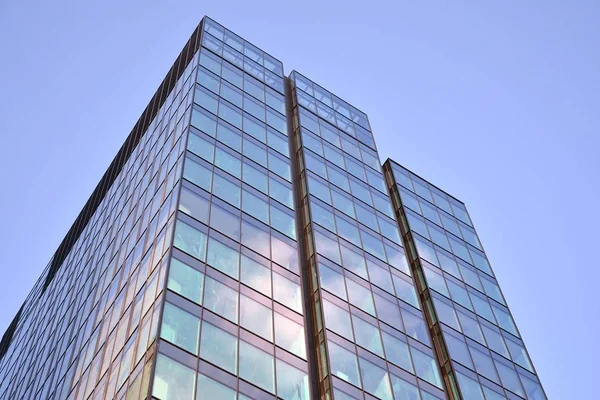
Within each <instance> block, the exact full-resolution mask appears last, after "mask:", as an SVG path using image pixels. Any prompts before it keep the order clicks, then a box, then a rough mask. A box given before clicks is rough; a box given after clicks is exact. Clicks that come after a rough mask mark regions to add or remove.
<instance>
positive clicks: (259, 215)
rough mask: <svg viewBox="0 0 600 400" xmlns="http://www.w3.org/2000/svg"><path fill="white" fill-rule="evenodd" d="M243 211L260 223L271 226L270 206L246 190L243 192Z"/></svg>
mask: <svg viewBox="0 0 600 400" xmlns="http://www.w3.org/2000/svg"><path fill="white" fill-rule="evenodd" d="M242 210H243V211H244V212H245V213H247V214H249V215H252V216H253V217H254V218H256V219H258V220H259V221H261V222H263V223H265V224H269V204H268V203H267V202H266V201H265V200H263V199H261V198H260V197H258V196H255V195H253V194H252V193H250V192H248V191H246V190H242Z"/></svg>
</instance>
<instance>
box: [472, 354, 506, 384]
mask: <svg viewBox="0 0 600 400" xmlns="http://www.w3.org/2000/svg"><path fill="white" fill-rule="evenodd" d="M469 349H470V350H471V357H473V363H474V364H475V370H476V371H477V373H478V374H480V375H483V376H485V377H486V378H488V379H490V380H492V381H494V382H496V383H498V384H499V383H500V381H499V380H498V374H497V373H496V369H495V368H494V363H493V362H492V359H491V357H490V356H489V354H486V353H487V352H486V353H482V352H481V351H479V350H477V349H475V348H473V347H471V346H469Z"/></svg>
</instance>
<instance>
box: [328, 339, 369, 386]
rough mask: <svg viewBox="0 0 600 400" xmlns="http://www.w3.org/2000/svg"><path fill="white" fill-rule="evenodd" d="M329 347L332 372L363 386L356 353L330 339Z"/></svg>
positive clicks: (347, 380)
mask: <svg viewBox="0 0 600 400" xmlns="http://www.w3.org/2000/svg"><path fill="white" fill-rule="evenodd" d="M328 347H329V359H330V360H331V366H330V367H331V373H332V374H333V375H335V376H337V377H338V378H340V379H342V380H344V381H346V382H350V383H351V384H353V385H355V386H358V387H362V386H361V384H360V377H359V375H358V362H357V360H356V354H354V353H352V352H350V351H348V350H346V349H345V348H343V347H341V346H339V345H337V344H335V343H333V342H331V341H328Z"/></svg>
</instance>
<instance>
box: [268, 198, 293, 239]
mask: <svg viewBox="0 0 600 400" xmlns="http://www.w3.org/2000/svg"><path fill="white" fill-rule="evenodd" d="M270 211H271V226H272V227H273V228H275V229H277V230H278V231H279V232H281V233H283V234H285V235H286V236H288V237H289V238H291V239H294V240H296V221H295V220H294V217H292V216H290V215H288V214H287V213H285V212H283V211H281V210H280V209H278V208H277V207H273V206H271V207H270Z"/></svg>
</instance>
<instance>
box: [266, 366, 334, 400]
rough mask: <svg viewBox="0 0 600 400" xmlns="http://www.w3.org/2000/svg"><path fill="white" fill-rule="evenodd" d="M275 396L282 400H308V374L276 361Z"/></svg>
mask: <svg viewBox="0 0 600 400" xmlns="http://www.w3.org/2000/svg"><path fill="white" fill-rule="evenodd" d="M277 396H278V397H280V398H282V399H283V400H310V392H309V389H308V374H307V373H306V372H304V371H300V370H299V369H297V368H294V367H292V366H291V365H289V364H287V363H285V362H283V361H281V360H280V359H277ZM336 398H337V397H336Z"/></svg>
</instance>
